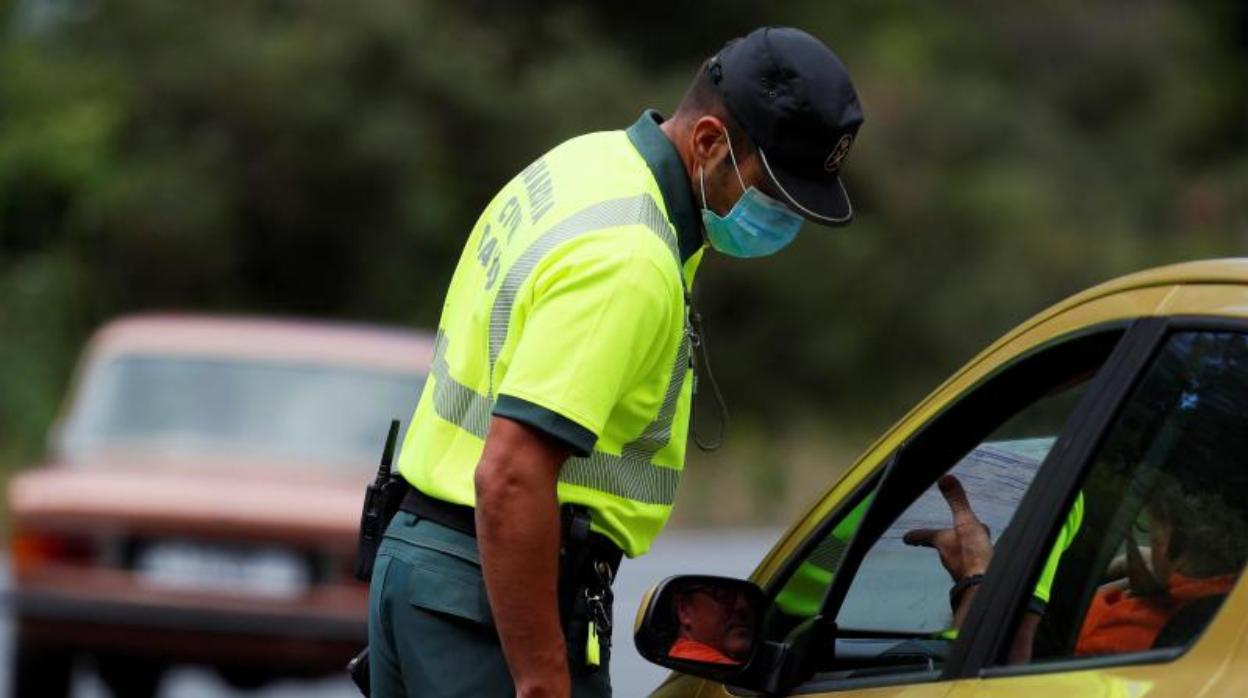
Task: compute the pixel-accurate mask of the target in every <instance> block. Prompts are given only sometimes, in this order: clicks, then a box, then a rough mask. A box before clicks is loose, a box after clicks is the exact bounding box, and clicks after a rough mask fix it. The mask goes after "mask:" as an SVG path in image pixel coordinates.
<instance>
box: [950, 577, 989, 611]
mask: <svg viewBox="0 0 1248 698" xmlns="http://www.w3.org/2000/svg"><path fill="white" fill-rule="evenodd" d="M982 581H984V575H982V574H971V575H967V576H965V577H963V578H961V579H959V580H958V581H957V582H956V583H955V584H954V585H953V588H951V589H950V590H949V608H951V609H953V612H954V613H957V612H958V601H959V600H960V599H961V598H962V594H963V593H964V592H965V591H966V590H967V589H970V588H971V587H973V586H977V585H978V584H979V583H980V582H982Z"/></svg>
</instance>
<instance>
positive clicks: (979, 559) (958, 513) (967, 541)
mask: <svg viewBox="0 0 1248 698" xmlns="http://www.w3.org/2000/svg"><path fill="white" fill-rule="evenodd" d="M938 484H939V485H940V493H941V494H942V495H944V497H945V501H946V502H948V503H949V510H950V511H952V512H953V528H942V529H934V528H917V529H914V530H912V531H907V532H906V534H905V536H903V537H902V542H904V543H905V544H906V545H921V546H925V547H928V548H935V549H936V552H938V553H940V564H942V565H944V566H945V569H946V570H948V572H949V576H951V577H953V578H954V579H955V580H960V579H965V578H966V577H969V576H971V575H973V574H983V573H984V572H986V571H987V570H988V564H989V563H990V562H992V539H991V538H989V535H988V527H987V526H985V525H984V523H983V522H982V521H980V520H979V517H978V516H976V515H975V511H974V510H972V509H971V503H970V502H969V501H968V500H967V498H966V490H964V489H962V483H961V482H958V478H956V477H954V476H952V475H945V476H944V477H942V478H940V481H939V483H938Z"/></svg>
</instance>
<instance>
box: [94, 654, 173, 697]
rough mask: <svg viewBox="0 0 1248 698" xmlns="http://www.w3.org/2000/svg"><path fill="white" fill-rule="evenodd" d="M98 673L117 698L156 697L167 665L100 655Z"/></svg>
mask: <svg viewBox="0 0 1248 698" xmlns="http://www.w3.org/2000/svg"><path fill="white" fill-rule="evenodd" d="M96 673H98V674H99V675H100V680H102V681H103V682H104V685H106V686H108V690H109V691H110V692H112V694H113V695H114V696H115V697H116V698H155V696H156V692H157V689H159V688H160V679H161V677H163V676H164V673H165V666H164V665H162V664H158V663H155V662H152V661H150V660H141V659H135V658H132V657H99V658H98V659H97V662H96Z"/></svg>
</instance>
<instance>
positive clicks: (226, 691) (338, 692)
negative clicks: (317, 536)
mask: <svg viewBox="0 0 1248 698" xmlns="http://www.w3.org/2000/svg"><path fill="white" fill-rule="evenodd" d="M779 534H780V532H779V531H776V530H766V531H754V530H744V531H673V532H669V533H666V534H664V535H663V536H661V537H660V538H659V540H658V542H656V544H655V546H654V548H653V550H651V552H650V553H649V554H648V555H646V556H644V557H642V558H639V559H637V560H625V561H624V565H623V566H622V567H621V569H620V575H619V578H618V579H617V580H616V585H615V593H616V600H615V618H616V626H617V628H618V629H619V630H618V631H617V634H616V637H615V642H614V653H615V654H614V656H613V658H612V666H611V679H612V683H613V684H614V686H615V695H616V696H617V697H618V698H634V697H635V696H644V695H646V694H647V693H648V692H649V691H650V689H652V688H654V687H655V686H657V685H658V684H659V682H660V681H662V679H663V677H664V676H665V675H666V670H665V669H662V668H660V667H657V666H654V665H652V664H649V663H648V662H646V661H645V660H643V659H642V658H641V657H640V656H638V654H637V651H636V650H635V649H634V648H633V642H632V624H633V618H634V617H635V616H636V613H637V605H638V603H640V601H641V596H642V594H644V593H645V591H646V589H647V588H649V587H650V585H652V584H654V583H656V582H658V581H659V580H661V579H663V578H664V577H668V576H670V575H674V574H721V575H727V576H733V577H745V576H747V575H748V574H749V573H750V572H751V571H752V570H753V569H754V566H755V565H756V564H757V563H758V561H759V560H761V559H762V557H763V555H764V554H765V553H766V552H767V550H769V549H770V547H771V545H772V543H774V542H775V540H776V539H777V538H778V537H779ZM0 579H2V583H3V586H4V588H7V587H8V584H9V582H8V573H7V568H5V567H3V566H2V565H0ZM0 623H2V627H0V656H2V657H6V658H7V657H10V656H11V650H12V637H11V623H10V622H9V619H8V617H7V616H4V617H3V619H2V621H0ZM9 671H10V667H9V663H8V661H5V662H4V664H3V667H2V668H0V672H2V673H3V675H2V676H0V686H3V687H4V688H3V689H0V690H4V691H7V690H8V688H7V687H8V685H9V676H8V672H9ZM108 695H109V693H108V691H107V690H106V689H105V688H104V685H103V684H101V683H100V682H99V681H98V680H97V679H96V678H95V677H94V676H93V675H92V674H91V673H90V671H89V670H86V669H80V670H79V671H78V672H77V674H76V676H75V680H74V697H75V698H108ZM358 695H359V693H358V692H357V691H356V690H355V688H354V687H353V686H352V685H351V684H350V682H349V681H348V680H347V679H346V678H345V677H344V678H335V679H324V680H320V681H283V682H278V683H274V684H271V685H269V686H267V687H265V688H263V689H261V690H257V691H244V692H240V691H238V690H236V689H233V688H231V687H230V686H228V685H227V684H225V683H224V682H223V681H221V679H219V678H218V677H217V676H216V675H215V674H214V673H213V672H211V671H209V670H205V669H199V668H196V667H178V668H176V669H174V670H173V671H171V672H170V673H169V674H167V675H166V677H165V679H164V682H163V683H162V684H161V696H162V697H163V698H234V697H238V698H242V697H249V698H296V697H298V698H331V697H332V698H351V697H354V696H358Z"/></svg>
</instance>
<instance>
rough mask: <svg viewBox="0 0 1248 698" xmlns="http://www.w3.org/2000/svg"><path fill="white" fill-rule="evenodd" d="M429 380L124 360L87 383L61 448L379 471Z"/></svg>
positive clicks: (331, 369)
mask: <svg viewBox="0 0 1248 698" xmlns="http://www.w3.org/2000/svg"><path fill="white" fill-rule="evenodd" d="M424 381H425V376H424V374H419V373H399V372H391V371H385V370H369V369H357V368H347V367H340V366H326V365H315V364H283V363H277V362H268V363H265V362H260V361H244V360H233V359H216V358H198V357H170V356H122V357H118V358H116V359H112V360H110V361H108V362H107V363H105V364H103V365H100V366H97V367H95V369H93V370H92V371H91V373H90V374H89V375H88V376H87V377H86V380H85V381H84V382H83V387H82V392H81V395H80V396H79V399H78V403H77V409H76V412H75V414H74V415H73V416H72V417H71V418H70V420H69V423H68V424H67V430H66V433H65V438H64V441H63V447H64V449H65V451H66V452H67V453H68V454H69V455H71V456H72V455H82V454H84V453H86V452H88V451H91V450H93V449H97V448H100V447H108V446H123V447H127V448H140V449H143V450H150V451H158V452H194V453H203V452H209V453H218V452H228V453H232V454H237V455H247V456H260V457H278V458H294V459H309V460H315V461H319V462H326V463H351V464H356V463H358V464H360V465H364V464H375V463H376V462H377V460H378V457H379V456H380V454H381V448H382V445H383V443H384V441H385V437H386V430H387V429H388V428H389V424H390V420H391V419H396V418H397V419H401V420H403V421H404V422H406V421H407V419H408V417H409V416H410V415H411V413H412V409H413V408H414V407H415V405H416V401H417V399H418V398H419V397H420V391H421V388H422V387H423V385H424Z"/></svg>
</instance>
